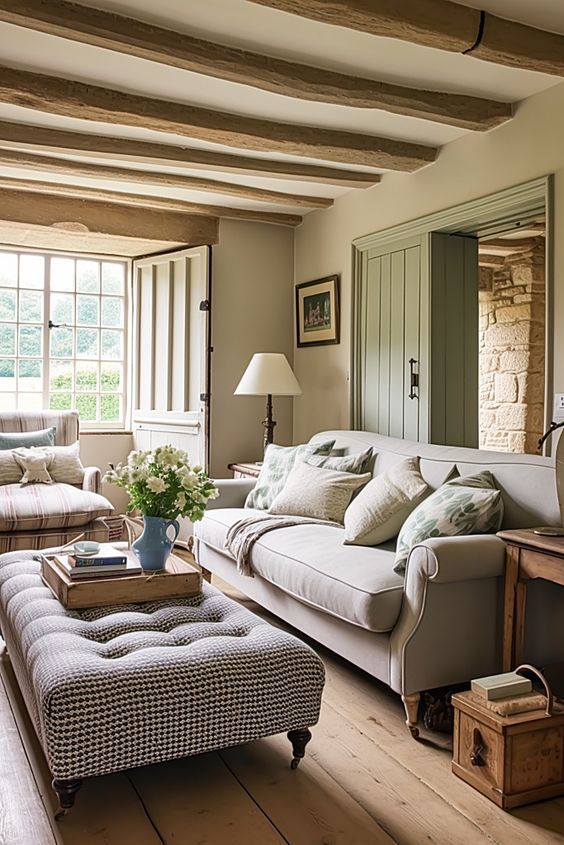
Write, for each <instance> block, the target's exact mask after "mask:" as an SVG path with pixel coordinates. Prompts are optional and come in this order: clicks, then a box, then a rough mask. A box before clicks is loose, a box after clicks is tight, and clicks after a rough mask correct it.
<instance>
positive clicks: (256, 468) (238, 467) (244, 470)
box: [227, 463, 261, 478]
mask: <svg viewBox="0 0 564 845" xmlns="http://www.w3.org/2000/svg"><path fill="white" fill-rule="evenodd" d="M260 468H261V465H260V464H255V463H249V464H244V463H241V464H228V465H227V469H230V470H231V472H232V473H233V478H258V476H259V473H260Z"/></svg>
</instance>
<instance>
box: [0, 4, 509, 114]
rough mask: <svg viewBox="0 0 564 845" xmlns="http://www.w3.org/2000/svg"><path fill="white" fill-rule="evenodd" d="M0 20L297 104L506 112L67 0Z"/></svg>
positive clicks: (3, 12)
mask: <svg viewBox="0 0 564 845" xmlns="http://www.w3.org/2000/svg"><path fill="white" fill-rule="evenodd" d="M0 21H4V22H7V23H10V24H15V25H16V26H21V27H25V28H27V29H32V30H36V31H39V32H44V33H47V34H48V35H55V36H59V37H63V38H68V39H70V40H72V41H78V42H81V43H83V44H88V45H91V46H94V47H102V48H104V49H107V50H113V51H115V52H120V53H125V54H126V55H128V56H135V57H137V58H141V59H147V60H149V61H152V62H158V63H160V64H165V65H170V66H172V67H176V68H182V69H183V70H188V71H191V72H193V73H198V74H203V75H204V76H210V77H214V78H216V79H225V80H228V81H230V82H236V83H239V84H241V85H247V86H252V87H253V88H260V89H262V90H264V91H271V92H274V93H276V94H281V95H283V96H285V97H293V98H296V99H300V100H308V101H313V102H318V103H333V104H336V105H342V106H352V107H355V108H372V109H384V110H385V111H389V112H393V113H394V114H402V115H410V116H411V117H419V118H424V119H426V120H433V121H436V122H439V123H445V124H449V125H452V126H459V127H462V128H464V129H472V130H485V129H490V128H491V127H493V126H497V125H499V124H500V123H503V122H504V121H506V120H509V118H510V117H511V114H512V109H511V105H510V104H508V103H500V102H497V101H494V100H487V99H484V98H480V97H472V96H466V95H463V94H453V93H451V94H447V93H441V92H437V91H425V90H421V89H417V88H409V87H405V86H400V85H392V84H390V83H387V82H380V81H378V80H376V79H364V78H360V77H357V76H352V75H347V74H343V73H338V72H335V71H332V70H328V69H325V68H319V67H311V66H308V65H303V64H298V63H296V62H290V61H286V60H283V59H280V58H277V57H273V56H265V55H262V54H259V53H252V52H250V51H248V50H241V49H238V48H234V47H227V46H224V45H222V44H215V43H213V42H210V41H204V40H203V39H201V38H194V37H193V36H191V35H188V34H187V33H182V32H175V31H173V30H170V29H163V28H161V27H157V26H153V25H151V24H147V23H145V22H143V21H140V20H135V19H131V18H127V17H124V16H122V15H118V14H115V13H113V12H108V11H103V10H100V9H93V8H90V7H88V6H81V5H79V4H77V3H72V2H67V0H49V2H45V0H0Z"/></svg>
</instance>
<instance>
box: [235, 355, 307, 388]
mask: <svg viewBox="0 0 564 845" xmlns="http://www.w3.org/2000/svg"><path fill="white" fill-rule="evenodd" d="M301 392H302V391H301V388H300V385H299V384H298V380H297V379H296V377H295V375H294V373H293V372H292V368H291V367H290V365H289V363H288V360H287V358H286V356H285V355H282V353H279V352H257V353H255V354H254V355H253V357H252V358H251V361H250V363H249V366H248V367H247V369H246V370H245V372H244V374H243V378H242V379H241V381H240V382H239V384H238V385H237V389H236V390H235V395H236V396H268V395H269V394H270V395H271V396H300V395H301Z"/></svg>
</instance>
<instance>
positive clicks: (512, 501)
mask: <svg viewBox="0 0 564 845" xmlns="http://www.w3.org/2000/svg"><path fill="white" fill-rule="evenodd" d="M333 436H334V437H335V438H336V446H337V447H341V448H342V449H343V450H344V452H345V453H347V454H348V453H354V452H359V451H361V450H363V449H365V448H366V447H367V446H369V445H370V446H373V447H374V450H375V452H376V453H377V458H376V461H375V468H374V473H375V474H377V473H380V472H383V471H385V470H386V468H388V467H389V466H391V465H392V464H393V463H395V462H397V461H400V460H402V459H403V458H405V457H407V456H412V455H419V456H421V472H422V474H423V476H424V478H425V480H426V481H427V482H428V483H429V484H430V485H431V486H432V487H438V486H439V485H440V484H441V483H442V482H443V481H444V480H445V479H446V477H447V476H448V474H449V473H450V471H451V470H452V468H453V467H454V466H456V467H457V469H458V471H459V472H460V474H461V475H468V474H470V473H473V472H476V471H479V470H481V469H489V470H491V472H492V473H493V474H494V477H495V479H496V482H497V484H498V486H499V487H500V488H501V490H502V496H503V500H504V505H505V515H504V520H503V528H526V527H533V526H537V525H559V524H561V513H560V508H559V501H558V496H557V490H556V473H555V461H554V459H550V458H543V457H537V456H533V455H513V454H502V453H497V452H483V451H478V450H473V449H462V448H455V447H446V446H433V445H427V444H421V443H410V442H407V441H403V440H397V439H394V438H389V437H384V436H382V435H378V434H371V433H367V432H354V431H334V432H333V431H329V432H322V433H320V434H318V435H316V436H315V437H314V438H312V440H327V439H329V438H331V437H333ZM254 483H255V482H254V481H253V480H252V479H237V480H232V479H228V480H220V481H219V482H218V485H219V487H220V491H221V494H220V497H219V498H218V499H216V500H215V501H214V502H210V503H209V504H208V509H207V511H206V515H205V517H204V519H203V520H202V522H201V523H198V524H197V525H196V527H195V537H196V554H197V557H198V560H199V562H200V564H201V565H202V566H203V567H204V568H205V569H207V570H209V571H210V572H212V573H216V574H217V575H219V576H220V577H221V578H223V579H225V580H226V581H228V582H229V583H231V584H233V585H234V586H236V587H237V588H239V589H240V590H241V591H242V592H244V593H246V594H247V595H248V596H250V597H251V598H253V599H255V600H256V601H257V602H258V603H259V604H261V605H262V606H263V607H265V608H268V609H269V610H270V611H272V612H273V613H275V614H276V615H277V616H279V617H281V618H282V619H284V620H285V621H287V622H289V623H290V624H291V625H294V626H295V627H296V628H297V629H299V630H300V631H303V632H304V633H305V634H307V635H309V636H310V637H312V638H313V639H315V640H317V641H318V642H320V643H323V644H324V645H326V646H328V647H329V648H330V649H332V650H333V651H335V652H337V653H338V654H340V655H342V656H343V657H345V658H346V659H348V660H350V661H351V662H353V663H354V664H356V665H357V666H360V667H361V668H362V669H364V670H365V671H367V672H369V673H370V674H371V675H373V676H374V677H376V678H379V679H380V680H381V681H384V682H385V683H386V684H388V685H389V686H390V687H391V688H392V689H393V690H395V691H396V692H398V693H399V694H400V695H401V696H402V698H403V700H404V704H405V708H406V712H407V723H408V725H409V727H410V728H411V730H412V733H413V734H414V735H416V734H417V728H416V722H417V707H418V702H419V697H420V693H421V691H423V690H426V689H433V688H435V687H440V686H443V685H449V684H455V683H459V682H465V681H468V680H469V679H471V678H473V677H479V676H483V675H487V674H491V673H494V672H497V671H500V664H501V622H502V619H501V616H502V610H501V608H502V603H501V598H502V590H503V574H504V544H503V542H502V541H501V540H500V539H499V538H497V537H495V536H492V535H483V536H482V535H473V536H466V537H453V538H436V539H432V540H428V541H426V542H424V543H422V544H421V545H419V546H417V547H416V548H415V549H414V550H413V551H412V553H411V555H410V558H409V561H408V566H407V572H406V576H405V579H404V578H403V576H400V575H398V574H396V573H395V572H394V571H393V565H394V543H392V544H387V545H385V546H379V547H369V548H366V547H361V546H345V545H343V533H344V530H343V529H340V528H335V527H331V526H324V525H322V526H319V525H300V526H294V527H291V528H283V529H278V530H276V531H272V532H270V533H268V534H266V535H264V536H263V537H262V538H261V539H260V540H259V541H258V542H257V543H256V545H255V546H254V548H253V551H252V555H251V563H252V570H253V573H254V577H252V578H248V577H244V576H241V575H239V574H238V573H237V570H236V566H235V563H234V561H233V559H232V558H231V557H230V556H229V555H228V554H227V552H226V551H225V550H224V540H225V534H226V531H227V528H228V527H229V526H230V525H231V524H233V522H235V521H236V520H238V519H240V518H241V517H242V516H247V515H249V513H252V511H249V510H243V504H244V501H245V497H246V494H247V492H248V491H249V490H250V489H251V488H252V487H253V485H254ZM563 611H564V591H560V588H559V587H556V586H555V585H553V584H548V583H546V582H535V583H533V584H532V585H531V586H530V588H529V600H528V613H527V641H526V658H527V659H528V660H529V661H531V662H533V663H537V664H539V665H542V664H543V663H545V662H547V661H552V660H557V659H563V658H564V612H563Z"/></svg>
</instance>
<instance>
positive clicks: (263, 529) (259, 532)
mask: <svg viewBox="0 0 564 845" xmlns="http://www.w3.org/2000/svg"><path fill="white" fill-rule="evenodd" d="M295 525H331V526H334V527H336V528H342V527H343V526H342V525H339V524H338V523H337V522H328V521H327V520H325V519H314V518H313V517H308V516H271V515H270V514H264V516H262V515H261V516H257V515H256V514H254V515H253V516H246V517H244V518H243V519H239V520H237V522H234V523H233V525H232V526H231V527H230V528H229V529H228V531H227V536H226V538H225V544H224V548H225V549H226V550H227V551H228V552H229V554H230V555H231V556H232V557H234V558H235V560H236V561H237V572H239V574H240V575H247V576H248V577H249V578H253V577H254V576H253V573H252V571H251V562H250V555H251V551H252V549H253V546H254V544H255V543H256V542H257V540H260V538H261V537H262V536H263V535H264V534H267V533H268V532H269V531H276V530H278V529H279V528H293V527H294V526H295Z"/></svg>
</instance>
